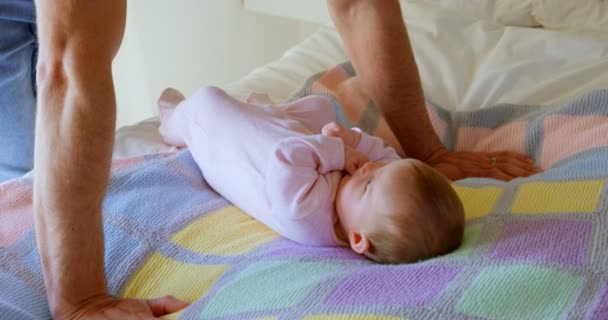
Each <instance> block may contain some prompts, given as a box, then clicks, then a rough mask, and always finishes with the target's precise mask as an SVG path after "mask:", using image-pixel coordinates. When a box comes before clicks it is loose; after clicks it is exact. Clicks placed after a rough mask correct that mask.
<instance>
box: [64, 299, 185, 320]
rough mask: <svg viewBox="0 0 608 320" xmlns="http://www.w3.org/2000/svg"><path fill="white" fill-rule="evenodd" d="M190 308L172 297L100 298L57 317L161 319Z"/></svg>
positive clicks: (87, 301) (86, 302) (90, 300)
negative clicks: (142, 298)
mask: <svg viewBox="0 0 608 320" xmlns="http://www.w3.org/2000/svg"><path fill="white" fill-rule="evenodd" d="M187 306H188V303H186V302H183V301H180V300H178V299H176V298H174V297H172V296H166V297H162V298H159V299H151V300H139V299H115V298H112V297H109V296H99V297H94V298H91V299H88V300H86V301H85V302H84V303H83V304H82V305H81V306H78V307H76V308H74V309H73V310H65V311H62V312H60V313H59V314H57V315H55V318H56V319H100V320H101V319H160V318H161V317H162V316H165V315H168V314H171V313H174V312H177V311H179V310H181V309H183V308H185V307H187Z"/></svg>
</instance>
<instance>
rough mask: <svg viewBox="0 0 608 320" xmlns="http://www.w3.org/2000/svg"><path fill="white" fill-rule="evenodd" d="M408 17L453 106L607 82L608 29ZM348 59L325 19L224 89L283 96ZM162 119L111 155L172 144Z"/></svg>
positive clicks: (437, 87)
mask: <svg viewBox="0 0 608 320" xmlns="http://www.w3.org/2000/svg"><path fill="white" fill-rule="evenodd" d="M407 24H408V28H409V33H410V39H411V41H412V43H413V47H414V52H415V55H416V60H417V63H418V66H419V69H420V74H421V77H422V80H423V87H424V90H425V94H426V95H427V97H429V98H430V99H431V100H432V101H434V102H435V103H438V104H439V105H441V106H443V107H445V108H448V109H450V110H475V109H479V108H488V107H491V106H493V105H495V104H497V103H517V104H530V105H545V104H554V103H559V102H560V101H565V100H568V99H571V98H572V97H575V96H577V95H579V94H582V93H585V92H588V91H591V90H593V89H597V88H608V34H600V33H593V32H586V33H585V32H577V33H572V32H570V33H568V32H560V31H550V30H545V29H539V28H522V27H507V26H503V25H500V24H498V23H493V22H490V21H480V20H476V19H475V18H469V17H462V16H454V15H450V14H447V13H446V12H440V11H432V12H431V11H420V12H417V13H416V15H412V16H408V18H407ZM346 59H347V58H346V55H345V53H344V50H343V47H342V44H341V41H340V39H339V36H338V34H337V32H336V31H335V30H334V29H332V28H329V27H325V28H322V29H320V30H319V31H318V32H316V33H314V34H313V35H311V36H310V37H309V38H307V39H306V40H305V41H303V42H302V43H300V44H299V45H296V46H295V47H293V48H291V49H289V50H288V51H287V52H286V53H285V54H284V55H283V57H281V58H280V59H278V60H277V61H274V62H272V63H270V64H268V65H265V66H262V67H260V68H258V69H256V70H254V71H253V72H251V73H250V74H248V75H246V76H245V77H243V78H242V79H240V80H239V81H237V82H235V83H233V84H231V85H228V86H225V89H226V90H227V91H228V92H230V93H231V94H233V95H235V96H237V97H240V98H244V97H245V96H246V95H248V94H249V93H250V92H265V93H268V94H269V95H270V96H271V97H272V98H273V99H274V100H275V101H277V102H279V101H282V100H284V99H286V98H287V97H289V96H290V94H291V93H293V92H294V91H295V90H297V89H298V88H299V87H300V86H301V85H302V84H303V82H304V80H305V79H306V78H308V77H309V76H310V75H312V74H314V73H317V72H319V71H322V70H324V69H327V68H330V67H332V66H334V65H336V64H338V63H341V62H344V61H346ZM157 125H158V120H157V119H152V120H149V121H146V122H144V123H141V124H138V125H135V126H129V127H125V128H121V129H119V130H118V132H117V139H116V143H115V151H114V156H115V157H124V156H132V155H140V154H145V153H150V152H158V151H168V150H171V149H170V147H168V146H165V145H163V144H162V141H161V140H160V137H159V136H158V133H157V131H156V126H157ZM227 125H229V124H227Z"/></svg>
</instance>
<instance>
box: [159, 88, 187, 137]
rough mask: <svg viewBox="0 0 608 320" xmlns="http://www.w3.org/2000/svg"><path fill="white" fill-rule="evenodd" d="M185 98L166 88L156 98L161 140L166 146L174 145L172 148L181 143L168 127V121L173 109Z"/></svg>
mask: <svg viewBox="0 0 608 320" xmlns="http://www.w3.org/2000/svg"><path fill="white" fill-rule="evenodd" d="M185 99H186V97H184V95H183V94H182V93H181V92H179V91H177V90H175V89H173V88H167V89H165V90H164V91H163V92H162V93H161V94H160V97H159V98H158V112H159V115H160V128H159V131H160V134H161V135H162V137H163V140H164V141H165V143H166V144H170V145H174V146H182V145H183V142H182V141H181V139H179V138H177V137H175V134H176V133H175V132H172V130H171V129H170V127H169V120H170V119H171V116H172V115H173V112H174V111H175V108H177V106H178V105H179V104H180V102H182V101H184V100H185Z"/></svg>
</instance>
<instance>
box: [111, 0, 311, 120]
mask: <svg viewBox="0 0 608 320" xmlns="http://www.w3.org/2000/svg"><path fill="white" fill-rule="evenodd" d="M128 5H129V8H128V13H127V30H126V33H125V39H124V41H123V45H122V48H121V50H120V52H119V54H118V56H117V58H116V60H115V63H114V80H115V86H116V91H117V102H118V126H121V125H125V124H131V123H134V122H136V121H139V120H142V119H145V118H148V117H151V116H154V115H156V114H157V110H156V99H157V97H158V94H159V93H160V92H161V91H162V89H164V88H165V87H167V86H173V87H175V88H178V89H180V90H182V92H184V93H185V94H186V95H189V94H191V93H192V92H194V90H196V89H197V88H199V87H200V86H202V85H211V84H213V85H223V84H226V83H228V82H231V81H234V80H237V79H238V78H240V77H241V76H242V75H245V74H246V73H248V72H249V71H250V70H252V69H253V68H254V67H256V66H259V65H261V64H264V63H267V62H270V61H272V60H274V59H276V58H277V57H279V56H280V55H281V54H282V53H283V51H284V50H285V49H287V48H289V47H290V46H292V45H294V44H296V43H298V42H299V41H301V40H302V39H303V38H304V37H305V36H306V35H308V34H309V33H310V32H312V30H314V29H315V28H314V26H312V25H308V24H303V23H299V22H295V21H292V20H286V19H282V18H276V17H269V16H265V15H260V14H256V13H252V12H249V11H245V10H244V9H243V7H242V4H241V1H240V0H178V1H167V0H131V1H129V2H128Z"/></svg>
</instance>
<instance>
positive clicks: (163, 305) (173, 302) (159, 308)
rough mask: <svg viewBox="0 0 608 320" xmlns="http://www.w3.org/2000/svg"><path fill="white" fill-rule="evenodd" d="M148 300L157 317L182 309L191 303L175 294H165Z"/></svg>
mask: <svg viewBox="0 0 608 320" xmlns="http://www.w3.org/2000/svg"><path fill="white" fill-rule="evenodd" d="M146 302H147V303H148V306H149V307H150V310H151V311H152V313H153V314H154V316H155V317H162V316H164V315H167V314H170V313H174V312H177V311H180V310H182V309H184V308H186V307H187V306H188V305H189V304H188V303H186V302H184V301H181V300H178V299H176V298H175V297H173V296H165V297H162V298H158V299H153V300H147V301H146Z"/></svg>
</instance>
